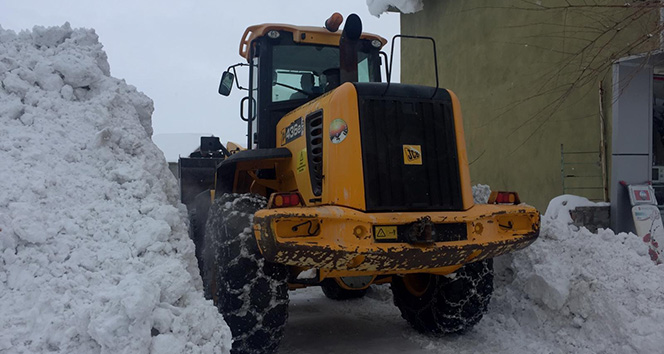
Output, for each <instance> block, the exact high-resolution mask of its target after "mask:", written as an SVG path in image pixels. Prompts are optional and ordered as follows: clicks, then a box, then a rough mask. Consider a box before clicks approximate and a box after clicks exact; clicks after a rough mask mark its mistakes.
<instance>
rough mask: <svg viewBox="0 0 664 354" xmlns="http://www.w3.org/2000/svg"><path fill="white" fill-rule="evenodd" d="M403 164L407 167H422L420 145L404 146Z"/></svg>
mask: <svg viewBox="0 0 664 354" xmlns="http://www.w3.org/2000/svg"><path fill="white" fill-rule="evenodd" d="M403 163H404V164H406V165H421V164H422V147H421V146H420V145H404V146H403Z"/></svg>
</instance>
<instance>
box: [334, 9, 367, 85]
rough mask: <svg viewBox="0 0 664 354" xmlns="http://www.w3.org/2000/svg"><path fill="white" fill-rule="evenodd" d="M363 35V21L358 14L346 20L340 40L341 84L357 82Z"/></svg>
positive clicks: (351, 15)
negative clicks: (359, 46)
mask: <svg viewBox="0 0 664 354" xmlns="http://www.w3.org/2000/svg"><path fill="white" fill-rule="evenodd" d="M360 35H362V20H360V16H358V15H356V14H350V16H348V18H346V23H345V24H344V30H343V32H342V33H341V39H340V40H339V71H340V79H341V84H343V83H344V82H357V44H358V40H359V39H360Z"/></svg>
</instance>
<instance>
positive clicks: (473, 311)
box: [392, 259, 493, 335]
mask: <svg viewBox="0 0 664 354" xmlns="http://www.w3.org/2000/svg"><path fill="white" fill-rule="evenodd" d="M424 279H428V280H426V281H424V282H423V284H422V291H421V293H417V294H414V293H413V291H412V290H410V289H409V287H408V285H407V284H406V280H405V279H404V278H402V277H396V276H395V277H393V278H392V293H393V295H394V304H395V305H396V306H397V307H398V308H399V310H400V311H401V317H403V318H404V319H405V320H406V321H408V323H410V325H411V326H413V328H415V329H416V330H417V331H419V332H421V333H424V334H436V335H440V334H450V333H463V332H465V331H466V330H468V329H470V328H472V327H473V326H474V325H476V324H477V323H478V322H479V321H480V320H481V319H482V316H483V315H484V313H485V312H486V310H487V307H488V305H489V301H490V300H491V294H492V293H493V259H488V260H483V261H479V262H475V263H469V264H466V265H464V266H463V267H461V268H460V269H459V270H458V271H457V272H456V273H455V274H454V275H452V276H442V275H429V276H428V278H424Z"/></svg>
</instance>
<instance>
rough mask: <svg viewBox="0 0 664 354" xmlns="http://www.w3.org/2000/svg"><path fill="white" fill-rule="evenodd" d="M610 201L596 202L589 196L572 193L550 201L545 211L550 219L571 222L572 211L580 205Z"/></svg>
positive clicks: (594, 204)
mask: <svg viewBox="0 0 664 354" xmlns="http://www.w3.org/2000/svg"><path fill="white" fill-rule="evenodd" d="M608 205H609V203H595V202H591V201H590V200H588V198H584V197H579V196H576V195H571V194H564V195H560V196H557V197H555V198H553V199H551V201H550V202H549V206H548V207H547V208H546V212H545V213H544V214H545V215H546V216H547V217H548V218H549V219H555V220H558V221H559V222H562V223H567V224H571V223H572V222H573V220H572V216H571V215H570V212H571V211H573V210H574V209H576V208H578V207H591V206H608Z"/></svg>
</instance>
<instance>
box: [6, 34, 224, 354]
mask: <svg viewBox="0 0 664 354" xmlns="http://www.w3.org/2000/svg"><path fill="white" fill-rule="evenodd" d="M109 72H110V69H109V64H108V61H107V59H106V54H105V53H104V52H103V51H102V46H101V44H99V42H98V39H97V35H96V34H95V33H94V31H92V30H84V29H77V30H72V29H71V28H70V27H69V25H68V24H66V25H64V26H61V27H55V28H48V29H45V28H41V27H35V28H34V30H33V31H23V32H21V33H19V34H16V33H14V32H12V31H6V30H2V29H1V28H0V81H1V83H2V85H1V87H0V181H1V182H0V183H1V186H2V187H1V188H0V353H46V352H58V353H149V352H152V353H186V352H190V353H199V352H202V353H219V352H227V351H228V348H229V346H230V332H229V330H228V327H227V326H226V324H225V323H224V321H223V319H222V317H221V315H219V314H218V313H217V311H216V309H215V307H214V306H213V305H212V303H211V302H209V301H206V300H204V298H203V295H202V291H201V286H202V285H201V281H200V277H199V276H198V270H197V268H196V261H195V257H194V250H193V243H192V242H191V241H190V240H189V237H188V230H187V227H188V225H187V219H186V210H185V209H184V207H183V206H182V205H180V204H179V198H178V188H177V182H176V181H175V178H174V177H173V175H172V174H171V173H170V172H169V171H168V168H167V164H166V161H165V160H164V155H163V154H162V152H161V151H160V150H159V149H158V148H157V147H156V146H155V145H154V144H153V143H152V141H151V140H150V136H151V134H152V124H151V114H152V101H151V100H150V99H149V98H148V97H146V96H145V95H143V94H141V93H139V92H137V91H136V89H135V88H134V87H132V86H129V85H127V84H126V83H125V82H124V81H121V80H118V79H115V78H112V77H110V76H109Z"/></svg>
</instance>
